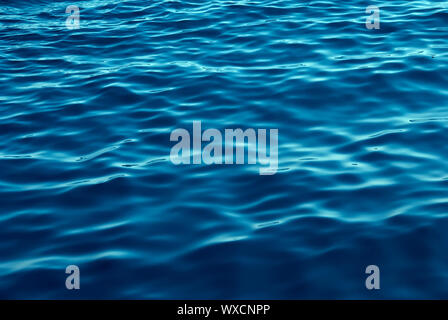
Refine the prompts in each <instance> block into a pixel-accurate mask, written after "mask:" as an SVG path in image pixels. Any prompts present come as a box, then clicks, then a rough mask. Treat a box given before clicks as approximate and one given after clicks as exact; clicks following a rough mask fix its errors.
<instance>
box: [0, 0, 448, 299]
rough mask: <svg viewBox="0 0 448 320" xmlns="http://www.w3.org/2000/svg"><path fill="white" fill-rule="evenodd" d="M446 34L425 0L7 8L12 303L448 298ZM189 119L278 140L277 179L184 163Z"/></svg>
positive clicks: (109, 2)
mask: <svg viewBox="0 0 448 320" xmlns="http://www.w3.org/2000/svg"><path fill="white" fill-rule="evenodd" d="M68 5H77V6H79V8H80V28H79V29H76V30H69V29H67V27H66V24H65V20H66V18H67V17H68V14H66V13H65V9H66V7H67V6H68ZM369 5H376V6H379V7H380V10H381V11H380V19H381V24H380V29H372V30H369V29H367V28H366V25H365V23H366V17H367V15H368V14H366V12H365V10H366V7H367V6H369ZM447 23H448V5H447V4H446V2H435V1H423V0H422V1H404V0H392V1H376V0H372V1H364V0H352V1H329V0H311V1H300V0H278V1H271V0H254V1H246V0H241V1H230V0H229V1H224V0H211V1H210V0H209V1H205V0H201V1H199V0H189V1H161V0H154V1H132V0H124V1H122V0H91V1H81V0H76V1H75V0H73V1H49V0H48V1H44V0H28V1H2V3H1V5H0V138H1V139H0V208H1V213H0V298H8V299H23V298H28V299H49V298H52V299H53V298H56V299H77V298H100V299H106V298H112V299H118V298H122V299H135V298H144V299H187V298H188V299H213V298H227V299H244V298H251V299H262V298H263V299H264V298H270V299H282V298H287V299H301V298H305V299H321V298H325V299H327V298H329V299H335V298H344V299H346V298H348V299H353V298H366V299H378V298H393V299H401V298H424V299H426V298H448V191H447V187H448V165H447V157H448V143H447V141H448V140H447V137H448V109H447V107H448V87H447V83H448V82H447V80H448V28H447ZM194 120H200V121H201V122H202V126H203V127H204V129H205V128H216V129H218V130H221V131H223V130H224V129H225V128H278V130H279V168H278V172H277V173H276V174H274V175H259V174H258V170H257V169H256V168H254V166H251V165H179V166H176V165H174V164H173V163H171V161H170V158H169V155H170V149H171V147H172V146H173V143H172V142H170V133H171V131H172V130H174V129H175V128H186V129H191V125H192V122H193V121H194ZM371 264H373V265H377V266H378V267H379V268H380V270H381V289H380V290H367V289H366V287H365V278H366V277H367V275H366V274H365V268H366V266H368V265H371ZM68 265H77V266H79V268H80V271H81V289H80V290H67V289H66V287H65V279H66V276H67V275H66V274H65V268H66V267H67V266H68Z"/></svg>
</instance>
